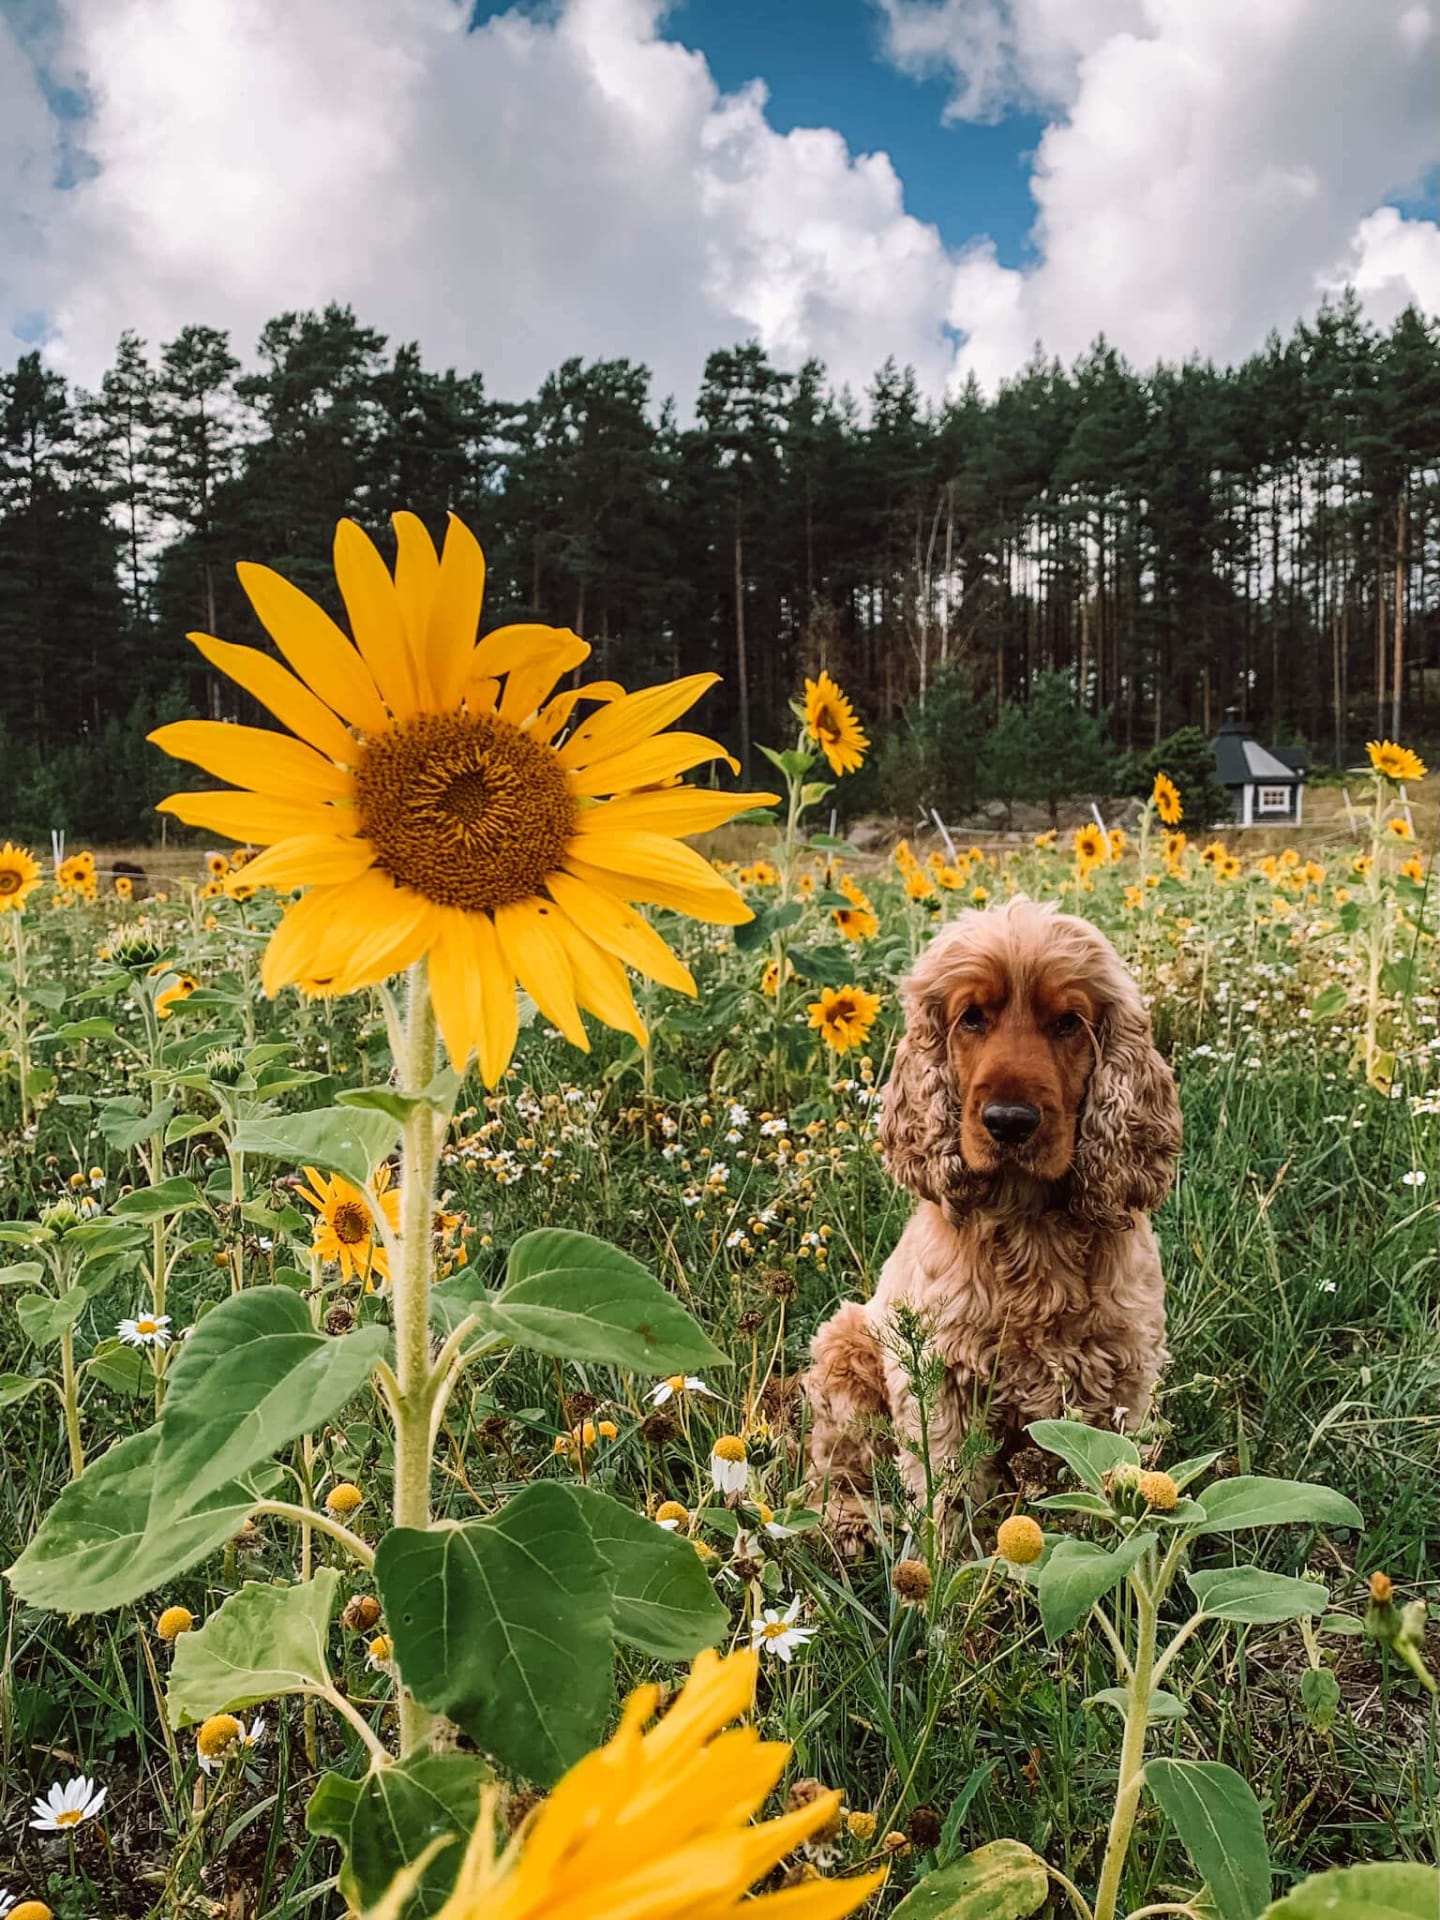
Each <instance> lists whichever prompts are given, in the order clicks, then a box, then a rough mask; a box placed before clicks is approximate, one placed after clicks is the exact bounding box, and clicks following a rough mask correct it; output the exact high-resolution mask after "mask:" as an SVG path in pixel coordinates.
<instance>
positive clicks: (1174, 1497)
mask: <svg viewBox="0 0 1440 1920" xmlns="http://www.w3.org/2000/svg"><path fill="white" fill-rule="evenodd" d="M1136 1491H1137V1492H1138V1493H1139V1495H1140V1498H1141V1499H1142V1500H1143V1501H1144V1502H1145V1504H1146V1506H1147V1507H1154V1508H1155V1509H1156V1511H1157V1512H1158V1513H1169V1512H1170V1511H1171V1510H1172V1508H1174V1507H1177V1506H1178V1505H1179V1504H1180V1489H1179V1487H1177V1486H1176V1484H1175V1482H1174V1481H1173V1480H1172V1479H1171V1478H1170V1475H1169V1474H1168V1473H1142V1474H1141V1476H1140V1478H1139V1480H1138V1481H1137V1482H1136Z"/></svg>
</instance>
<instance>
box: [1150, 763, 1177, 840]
mask: <svg viewBox="0 0 1440 1920" xmlns="http://www.w3.org/2000/svg"><path fill="white" fill-rule="evenodd" d="M1150 800H1151V803H1152V805H1153V806H1154V808H1155V811H1156V812H1157V813H1158V814H1159V816H1160V818H1161V820H1162V821H1163V822H1164V824H1165V825H1166V826H1167V827H1178V826H1179V824H1180V822H1181V820H1182V819H1183V818H1184V817H1185V809H1184V808H1183V807H1182V806H1181V804H1180V789H1179V788H1178V787H1177V786H1176V784H1175V782H1174V781H1173V780H1172V779H1171V778H1170V776H1169V774H1168V773H1157V774H1156V776H1155V785H1154V787H1153V788H1152V789H1151V792H1150Z"/></svg>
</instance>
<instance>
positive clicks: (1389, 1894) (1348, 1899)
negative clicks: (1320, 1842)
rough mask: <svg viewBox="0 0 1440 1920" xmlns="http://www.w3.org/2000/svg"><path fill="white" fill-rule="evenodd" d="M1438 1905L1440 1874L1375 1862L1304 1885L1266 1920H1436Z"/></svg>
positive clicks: (1317, 1876)
mask: <svg viewBox="0 0 1440 1920" xmlns="http://www.w3.org/2000/svg"><path fill="white" fill-rule="evenodd" d="M1437 1903H1440V1870H1437V1869H1436V1868H1434V1867H1422V1866H1415V1865H1412V1864H1410V1863H1408V1862H1405V1861H1399V1860H1387V1861H1376V1862H1374V1863H1372V1864H1369V1865H1365V1866H1359V1867H1333V1868H1332V1869H1331V1870H1330V1872H1329V1873H1317V1874H1315V1875H1313V1876H1312V1877H1311V1878H1310V1879H1309V1880H1302V1881H1301V1883H1300V1885H1299V1886H1298V1887H1296V1888H1294V1890H1293V1891H1292V1892H1290V1893H1287V1894H1286V1895H1285V1897H1284V1899H1283V1900H1277V1901H1276V1902H1275V1904H1274V1905H1273V1906H1270V1907H1266V1909H1265V1913H1264V1916H1263V1920H1434V1915H1435V1909H1436V1905H1437Z"/></svg>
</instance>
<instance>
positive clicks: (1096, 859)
mask: <svg viewBox="0 0 1440 1920" xmlns="http://www.w3.org/2000/svg"><path fill="white" fill-rule="evenodd" d="M1071 844H1072V845H1073V847H1074V849H1075V858H1076V859H1077V860H1078V861H1079V862H1080V864H1081V865H1082V866H1085V867H1101V866H1104V864H1105V862H1106V861H1107V860H1108V859H1109V858H1110V837H1109V835H1108V834H1107V833H1106V832H1105V830H1104V828H1103V827H1097V826H1093V825H1090V824H1088V823H1087V824H1086V825H1085V826H1083V827H1077V828H1076V829H1075V838H1074V840H1073V841H1072V842H1071Z"/></svg>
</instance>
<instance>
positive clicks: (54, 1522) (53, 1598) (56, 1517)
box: [7, 1427, 279, 1613]
mask: <svg viewBox="0 0 1440 1920" xmlns="http://www.w3.org/2000/svg"><path fill="white" fill-rule="evenodd" d="M159 1444H160V1429H159V1428H158V1427H148V1428H147V1429H146V1431H145V1432H144V1433H137V1434H133V1435H132V1436H131V1437H130V1439H128V1440H122V1441H121V1442H120V1444H119V1445H118V1446H116V1447H112V1448H111V1449H110V1451H109V1453H106V1454H102V1455H101V1456H100V1458H99V1459H98V1460H92V1461H91V1463H90V1465H89V1466H88V1467H87V1468H86V1469H85V1471H84V1473H82V1474H81V1475H80V1478H79V1479H78V1480H72V1481H71V1482H70V1484H69V1486H68V1487H66V1488H65V1490H64V1492H63V1493H62V1494H61V1495H60V1498H59V1499H58V1500H57V1501H56V1502H55V1505H54V1506H53V1507H52V1508H51V1509H50V1511H49V1513H48V1514H46V1516H45V1518H44V1520H43V1521H42V1522H41V1525H40V1530H39V1532H38V1533H37V1534H36V1535H35V1537H34V1539H33V1540H32V1541H31V1542H30V1544H29V1546H28V1547H26V1549H25V1551H24V1552H23V1553H22V1554H21V1555H20V1558H19V1559H18V1560H17V1561H16V1562H15V1564H14V1565H13V1566H12V1567H10V1568H9V1569H8V1574H7V1577H8V1579H9V1581H10V1585H11V1587H12V1588H13V1589H14V1592H15V1594H16V1596H17V1598H19V1599H21V1600H25V1601H28V1602H29V1604H30V1605H31V1606H34V1607H46V1608H48V1609H49V1610H50V1611H51V1612H54V1613H104V1612H106V1611H107V1610H108V1609H109V1608H111V1607H123V1606H127V1605H128V1604H129V1603H130V1602H131V1601H132V1600H138V1599H139V1598H140V1597H141V1595H142V1594H146V1593H150V1592H151V1591H152V1590H153V1589H154V1588H156V1587H158V1586H159V1585H160V1584H161V1583H162V1582H163V1581H165V1580H171V1579H173V1578H174V1577H175V1575H176V1574H178V1573H184V1572H185V1570H186V1568H187V1567H192V1566H194V1564H195V1562H196V1561H197V1560H203V1559H204V1558H205V1556H206V1554H208V1553H213V1552H214V1550H215V1548H216V1547H218V1546H221V1545H222V1544H223V1543H224V1542H225V1541H226V1540H229V1539H230V1538H231V1537H232V1536H233V1535H234V1534H236V1533H237V1532H238V1531H239V1530H240V1528H241V1527H242V1526H244V1524H245V1522H246V1520H247V1519H248V1518H249V1516H250V1514H251V1512H252V1511H253V1509H254V1508H255V1507H256V1506H257V1505H258V1504H259V1502H260V1501H261V1500H262V1499H264V1498H265V1496H266V1494H267V1493H268V1492H269V1491H270V1489H271V1488H272V1487H273V1486H274V1485H275V1483H276V1481H277V1480H278V1479H279V1473H278V1470H277V1469H275V1468H273V1467H266V1468H263V1469H261V1470H260V1471H258V1472H257V1473H255V1474H252V1475H250V1476H248V1477H247V1478H246V1479H245V1480H244V1481H235V1480H231V1481H228V1482H227V1483H226V1484H225V1485H224V1486H220V1487H216V1488H215V1489H214V1491H213V1492H211V1493H209V1494H208V1495H206V1496H204V1497H203V1498H201V1499H197V1500H196V1501H194V1502H193V1503H192V1504H191V1506H190V1507H189V1508H188V1509H187V1510H186V1511H185V1512H184V1513H180V1514H177V1513H173V1512H171V1513H166V1514H164V1515H163V1516H161V1517H159V1518H158V1519H157V1520H155V1521H153V1522H152V1517H151V1511H150V1494H151V1486H152V1482H153V1480H154V1469H155V1454H156V1449H157V1448H158V1447H159Z"/></svg>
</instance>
